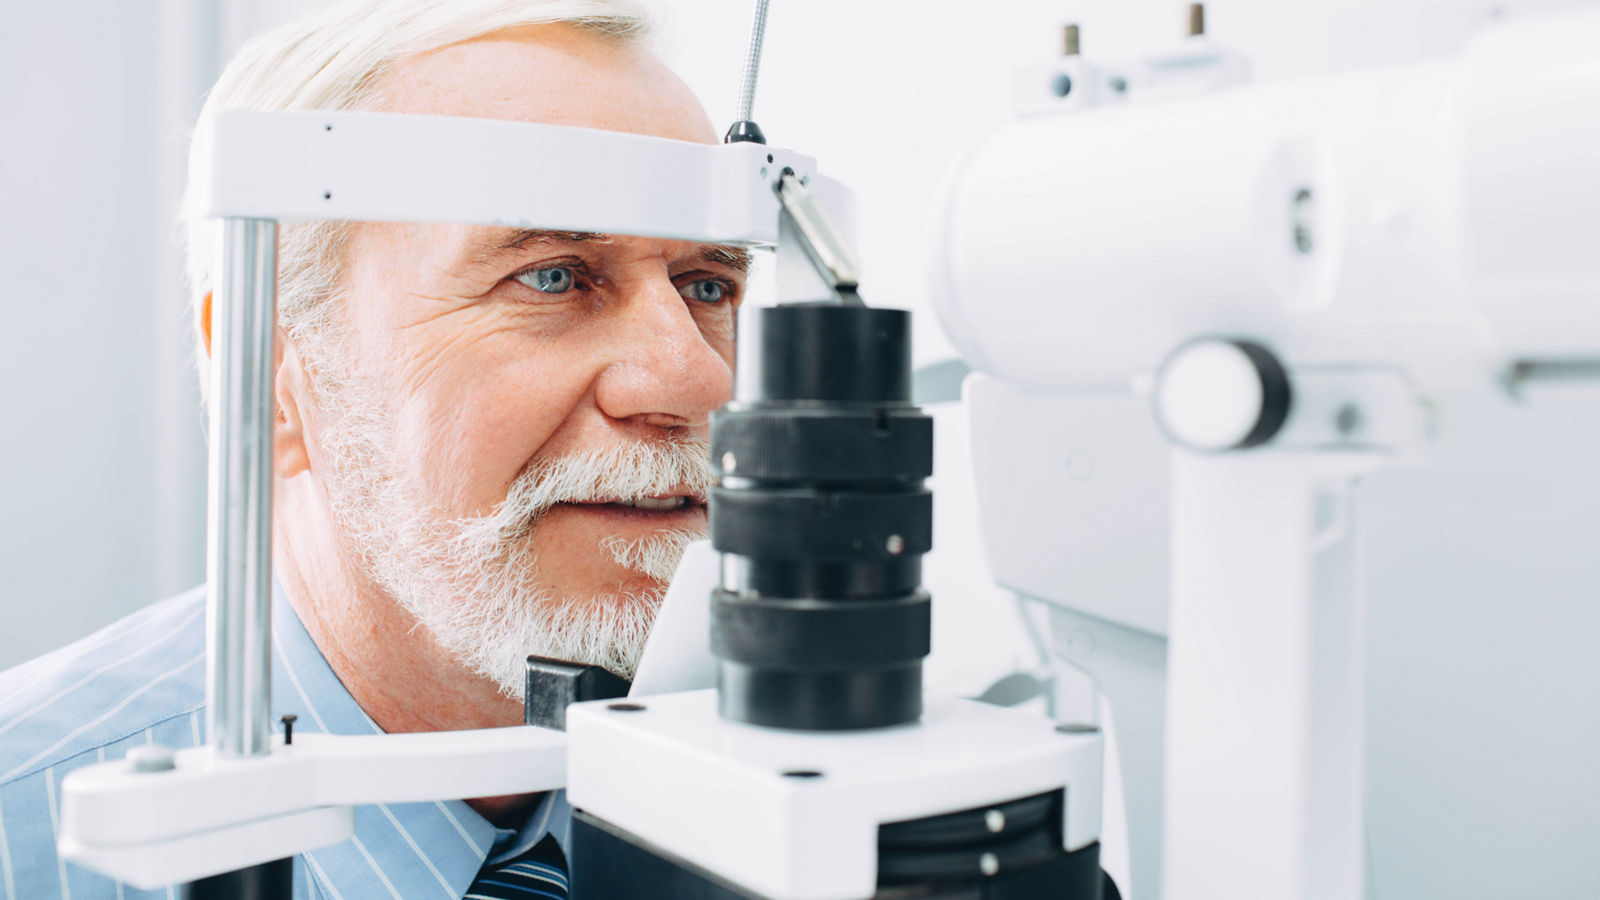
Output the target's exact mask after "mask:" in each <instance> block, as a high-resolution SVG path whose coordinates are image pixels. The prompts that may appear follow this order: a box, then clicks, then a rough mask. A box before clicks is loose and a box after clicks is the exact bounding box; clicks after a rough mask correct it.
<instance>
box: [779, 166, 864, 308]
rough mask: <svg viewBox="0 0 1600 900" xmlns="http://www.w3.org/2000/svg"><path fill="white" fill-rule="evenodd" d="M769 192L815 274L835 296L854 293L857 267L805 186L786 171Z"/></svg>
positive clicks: (854, 256)
mask: <svg viewBox="0 0 1600 900" xmlns="http://www.w3.org/2000/svg"><path fill="white" fill-rule="evenodd" d="M773 190H775V191H776V192H777V194H778V202H779V203H780V204H781V205H782V212H781V215H783V216H786V217H787V218H788V220H789V221H791V222H793V224H794V227H795V232H796V237H797V238H799V243H800V246H801V247H802V248H803V249H804V250H805V252H806V256H807V257H808V258H809V259H810V260H811V264H812V265H813V266H814V267H816V270H817V274H818V275H820V276H822V280H823V281H824V282H826V283H827V285H828V287H829V288H830V289H832V290H833V291H835V292H836V293H839V292H844V293H849V292H854V291H855V289H856V288H857V287H859V286H860V285H861V264H860V263H858V262H856V255H855V253H854V252H853V251H852V250H851V249H850V244H849V243H848V242H846V241H845V239H844V235H843V234H841V233H840V232H839V230H838V229H837V228H835V227H834V225H833V223H832V222H830V221H829V220H828V216H827V214H826V213H824V212H823V211H822V207H821V206H819V205H818V204H817V202H816V200H814V199H813V198H812V196H811V192H810V191H809V190H808V189H807V188H806V186H805V184H804V183H802V182H801V181H800V179H799V178H796V177H795V176H794V175H793V174H792V173H789V172H787V171H786V172H785V173H784V175H783V176H782V177H781V178H779V179H778V182H777V184H776V185H774V186H773Z"/></svg>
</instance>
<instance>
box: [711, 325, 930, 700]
mask: <svg viewBox="0 0 1600 900" xmlns="http://www.w3.org/2000/svg"><path fill="white" fill-rule="evenodd" d="M757 315H759V316H760V317H761V318H760V322H759V328H760V341H761V352H760V355H759V367H760V368H759V370H758V371H757V373H756V376H757V385H758V388H757V396H756V397H754V398H753V399H751V400H748V401H745V402H741V403H738V404H733V405H730V406H728V407H727V408H725V409H723V410H720V411H718V412H717V413H716V414H715V415H714V416H713V417H712V423H711V428H712V436H711V443H712V462H713V465H714V466H715V468H716V471H717V475H718V483H717V485H716V487H714V488H713V489H712V491H711V498H710V501H711V502H710V523H711V542H712V546H713V547H715V548H716V550H717V551H718V552H720V553H722V554H724V565H723V584H722V587H721V588H720V589H718V590H717V591H716V592H715V593H714V595H713V598H712V634H711V646H712V652H713V653H714V654H715V655H716V657H717V659H718V691H719V708H720V709H721V712H722V715H723V716H725V717H727V718H730V719H734V720H737V721H743V722H749V723H752V724H760V725H768V726H774V727H779V728H793V729H808V730H838V729H856V728H873V727H883V726H889V725H898V724H902V723H905V722H909V721H914V720H915V719H916V718H917V717H918V716H920V715H921V712H922V660H923V659H924V658H925V657H926V656H927V654H928V649H929V635H930V631H931V627H930V605H929V599H928V595H927V594H926V592H924V591H923V590H922V588H921V558H922V555H923V554H925V553H927V552H928V551H929V549H931V547H932V542H933V498H932V495H931V494H930V493H929V492H928V490H927V488H926V487H925V486H924V480H925V479H926V478H927V477H928V476H929V475H930V474H931V473H932V471H933V427H932V420H931V419H929V418H928V417H927V416H926V415H924V414H923V413H922V411H921V410H919V409H917V408H916V407H914V406H912V405H911V403H910V391H911V354H910V316H909V314H908V313H906V312H904V311H902V310H887V309H873V308H868V307H863V306H840V305H835V304H797V305H793V306H780V307H774V308H769V309H763V310H760V311H758V313H757Z"/></svg>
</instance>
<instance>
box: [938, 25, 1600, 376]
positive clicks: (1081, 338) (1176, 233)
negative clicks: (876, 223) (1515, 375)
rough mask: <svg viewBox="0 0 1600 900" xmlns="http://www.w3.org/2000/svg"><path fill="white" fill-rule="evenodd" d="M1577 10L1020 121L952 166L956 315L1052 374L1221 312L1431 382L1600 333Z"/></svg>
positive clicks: (1138, 346)
mask: <svg viewBox="0 0 1600 900" xmlns="http://www.w3.org/2000/svg"><path fill="white" fill-rule="evenodd" d="M1579 20H1581V21H1582V22H1583V23H1588V24H1590V25H1593V24H1597V23H1600V18H1597V17H1595V16H1594V15H1593V14H1585V15H1582V16H1566V17H1563V18H1562V19H1560V20H1559V24H1557V25H1554V26H1550V25H1540V24H1537V23H1536V24H1535V25H1532V26H1527V27H1520V28H1518V29H1516V30H1512V29H1510V28H1505V29H1498V30H1496V31H1495V32H1492V33H1490V34H1489V35H1488V36H1486V37H1485V38H1484V39H1482V40H1480V41H1478V42H1477V43H1475V44H1474V45H1472V46H1471V47H1470V48H1469V49H1468V51H1467V52H1466V53H1465V54H1463V56H1461V57H1460V58H1458V59H1456V60H1453V61H1449V62H1443V63H1429V64H1421V65H1413V66H1407V67H1400V68H1390V69H1382V70H1369V71H1364V72H1359V73H1354V74H1345V75H1338V76H1329V77H1324V78H1318V79H1306V80H1299V81H1287V82H1281V83H1276V84H1270V85H1258V86H1246V87H1235V88H1226V89H1222V90H1218V91H1215V92H1212V93H1209V94H1200V95H1197V96H1188V97H1174V98H1164V99H1159V100H1154V101H1146V102H1142V103H1141V102H1140V101H1139V100H1138V98H1137V96H1135V97H1134V98H1133V100H1132V101H1131V102H1129V103H1127V104H1123V105H1117V106H1112V107H1101V108H1089V109H1086V110H1084V111H1080V112H1072V113H1064V114H1062V115H1059V116H1049V117H1036V118H1031V119H1028V120H1025V121H1020V122H1015V123H1012V124H1010V125H1007V126H1005V127H1004V128H1002V129H1000V130H999V131H997V132H995V133H994V134H992V135H990V136H988V137H987V138H984V139H982V140H981V141H979V142H978V143H977V144H975V145H974V146H973V147H972V148H970V149H969V151H968V152H967V153H966V154H965V155H964V156H963V157H962V159H961V160H960V161H959V163H958V164H957V166H956V167H955V168H954V170H953V171H952V172H951V173H950V174H949V175H948V176H947V181H946V184H945V186H944V191H943V197H942V207H941V210H940V213H939V215H938V217H937V219H936V221H937V226H936V227H937V229H938V231H937V233H936V235H935V237H934V241H935V250H934V253H933V255H932V272H931V277H930V282H931V284H932V290H933V293H934V299H935V305H936V308H937V309H938V311H939V314H940V317H941V319H942V320H943V322H944V325H945V328H946V330H947V331H948V332H949V333H950V336H951V339H952V340H953V341H954V342H955V343H956V345H957V347H958V348H959V349H960V350H961V351H962V353H963V355H965V356H966V357H967V359H968V361H969V362H971V363H972V364H973V365H974V366H975V367H976V368H978V369H980V370H983V371H986V372H990V373H992V374H995V375H997V376H999V377H1001V378H1003V379H1005V380H1007V381H1010V382H1012V383H1013V384H1016V385H1018V386H1020V387H1023V388H1026V389H1038V390H1050V389H1064V388H1075V387H1099V386H1104V387H1123V386H1126V384H1127V382H1128V380H1129V379H1130V378H1132V377H1135V376H1138V375H1141V374H1144V373H1148V372H1150V371H1151V370H1153V369H1154V368H1155V367H1156V366H1157V365H1159V363H1160V361H1161V360H1162V359H1163V358H1164V357H1165V355H1166V354H1167V353H1168V352H1170V351H1171V350H1172V348H1174V347H1175V346H1177V345H1178V344H1180V343H1182V342H1183V341H1185V340H1187V339H1189V338H1192V337H1195V336H1197V335H1225V336H1232V337H1245V338H1252V339H1255V340H1258V341H1260V342H1262V343H1263V344H1266V345H1267V346H1269V347H1271V348H1272V349H1273V351H1274V352H1275V353H1277V354H1278V355H1279V356H1280V357H1282V358H1283V359H1284V360H1285V362H1286V363H1288V364H1289V365H1290V366H1291V367H1294V366H1298V365H1305V364H1340V365H1348V364H1365V365H1381V366H1387V367H1398V368H1400V369H1402V370H1404V371H1405V372H1406V373H1407V374H1408V375H1409V376H1410V377H1412V378H1413V379H1415V380H1416V382H1417V383H1418V384H1419V385H1420V386H1422V387H1424V388H1428V387H1443V388H1457V387H1463V386H1476V385H1478V384H1481V383H1482V382H1484V381H1486V380H1487V379H1488V378H1490V377H1491V376H1492V375H1493V374H1494V373H1495V370H1496V369H1497V367H1499V366H1501V365H1503V364H1504V363H1505V362H1506V361H1507V360H1509V359H1511V358H1513V357H1515V358H1526V357H1530V356H1531V357H1537V356H1542V355H1546V356H1547V355H1562V356H1571V355H1574V354H1590V355H1596V354H1600V329H1597V328H1593V327H1587V325H1588V323H1591V322H1593V321H1594V317H1595V316H1596V310H1597V309H1600V251H1597V250H1595V249H1594V248H1596V247H1600V189H1597V185H1600V174H1597V172H1600V165H1597V164H1596V160H1597V159H1600V48H1596V47H1594V46H1593V44H1592V42H1590V45H1589V46H1584V45H1583V42H1582V40H1581V39H1580V38H1579V37H1578V35H1582V34H1590V35H1592V34H1595V33H1600V30H1597V29H1596V28H1594V27H1588V28H1585V27H1582V26H1581V25H1580V24H1579ZM1556 33H1560V34H1564V35H1566V36H1564V37H1562V38H1561V39H1560V40H1557V39H1556V38H1555V37H1553V36H1552V35H1553V34H1556ZM1580 324H1581V325H1583V326H1584V327H1586V329H1587V330H1586V332H1585V333H1581V334H1575V333H1574V326H1577V325H1580Z"/></svg>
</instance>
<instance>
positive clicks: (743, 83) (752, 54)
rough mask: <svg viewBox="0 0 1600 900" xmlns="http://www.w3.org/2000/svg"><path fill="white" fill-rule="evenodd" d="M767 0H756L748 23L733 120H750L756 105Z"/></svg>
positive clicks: (764, 34)
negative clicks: (736, 116) (749, 23)
mask: <svg viewBox="0 0 1600 900" xmlns="http://www.w3.org/2000/svg"><path fill="white" fill-rule="evenodd" d="M767 3H768V0H756V17H755V21H754V22H752V23H751V25H750V47H749V49H748V50H746V51H745V56H744V78H742V79H741V80H740V81H739V117H738V118H737V119H734V121H735V122H751V121H754V120H753V119H751V118H750V116H751V113H752V111H753V110H754V108H755V105H756V76H757V75H758V74H760V72H761V42H762V41H763V40H764V39H765V37H766V34H767Z"/></svg>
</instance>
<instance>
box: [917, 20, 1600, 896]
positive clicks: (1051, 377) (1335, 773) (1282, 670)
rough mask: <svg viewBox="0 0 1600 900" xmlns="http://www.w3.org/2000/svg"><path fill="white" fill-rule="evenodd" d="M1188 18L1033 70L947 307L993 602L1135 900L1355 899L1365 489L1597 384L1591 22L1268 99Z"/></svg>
mask: <svg viewBox="0 0 1600 900" xmlns="http://www.w3.org/2000/svg"><path fill="white" fill-rule="evenodd" d="M1191 23H1192V27H1191V37H1190V38H1189V39H1188V40H1187V41H1185V42H1184V43H1183V44H1181V45H1180V46H1178V47H1176V48H1174V49H1173V50H1172V51H1171V52H1170V53H1167V54H1163V55H1160V56H1157V57H1154V58H1150V59H1146V60H1140V61H1136V62H1132V63H1126V64H1119V63H1115V62H1107V61H1099V60H1093V59H1090V58H1087V57H1084V56H1081V55H1079V53H1078V49H1079V43H1080V35H1079V34H1078V32H1077V30H1076V29H1075V28H1069V29H1068V31H1067V33H1066V35H1065V40H1064V50H1065V51H1066V53H1065V54H1064V55H1063V57H1062V58H1061V59H1060V60H1059V61H1057V62H1056V63H1054V64H1051V65H1047V66H1039V67H1033V68H1029V69H1027V70H1024V71H1023V72H1021V73H1019V75H1018V77H1017V81H1016V107H1017V113H1018V116H1017V118H1016V120H1015V121H1014V122H1012V123H1011V124H1009V125H1007V126H1005V127H1003V128H1001V129H999V130H998V131H996V132H995V133H993V134H990V135H987V136H985V137H983V138H982V139H981V140H979V141H977V142H976V143H975V144H974V145H973V146H972V147H971V148H970V149H969V150H968V151H967V152H966V153H965V155H964V156H963V158H962V160H961V161H960V162H959V163H958V164H957V166H956V167H955V169H954V171H953V172H952V173H951V175H950V177H949V180H948V182H947V184H946V185H945V188H944V199H943V205H942V209H941V212H940V214H938V215H936V216H935V217H934V221H935V223H936V224H935V228H936V230H937V232H938V233H937V236H936V238H935V242H936V250H935V252H934V254H933V259H934V263H933V269H932V271H931V273H930V279H929V281H930V284H931V285H932V286H933V290H934V292H935V299H936V301H937V306H938V309H939V312H940V315H941V318H942V320H943V322H944V324H945V327H946V331H947V333H948V334H949V335H950V338H951V340H952V341H953V342H954V343H955V344H956V345H957V347H958V348H959V349H960V351H961V353H962V355H963V356H964V358H965V359H966V361H967V362H968V363H969V364H970V365H971V366H972V367H973V368H974V369H975V370H976V371H977V374H975V375H973V376H972V377H971V378H970V379H969V380H968V382H967V384H966V386H965V400H966V402H967V403H968V404H969V413H970V416H971V421H972V425H971V431H972V440H973V443H974V446H973V460H974V469H975V471H974V477H975V478H976V479H977V486H978V490H979V504H980V509H981V512H982V519H983V530H984V535H985V541H986V545H987V547H988V548H989V551H990V555H991V563H992V565H993V568H994V571H995V574H996V578H997V579H998V580H999V581H1000V583H1002V584H1004V585H1006V586H1008V587H1011V588H1013V589H1015V590H1017V591H1018V592H1019V593H1020V594H1023V595H1026V596H1029V597H1033V598H1040V599H1043V600H1046V601H1048V602H1049V603H1051V604H1052V605H1053V607H1054V608H1053V609H1052V619H1053V625H1054V627H1055V629H1056V631H1057V646H1058V647H1059V646H1065V647H1067V648H1068V649H1067V652H1066V654H1064V655H1066V656H1067V657H1069V658H1070V659H1072V660H1073V661H1074V662H1075V663H1076V664H1077V665H1078V666H1080V667H1081V668H1083V669H1085V670H1087V671H1088V672H1089V673H1090V675H1092V677H1093V678H1094V679H1095V681H1096V682H1097V683H1098V685H1099V687H1100V688H1101V690H1102V691H1103V692H1104V693H1105V694H1106V695H1107V696H1109V698H1110V700H1111V706H1112V709H1113V710H1114V713H1113V714H1114V716H1115V719H1116V724H1117V726H1118V738H1119V743H1120V745H1121V748H1122V759H1121V764H1122V771H1123V776H1124V783H1125V784H1126V785H1127V791H1128V807H1129V818H1130V822H1129V827H1130V831H1131V839H1132V848H1133V851H1134V860H1133V862H1134V867H1133V868H1134V879H1133V880H1134V895H1135V896H1136V897H1152V896H1165V897H1216V896H1257V897H1310V896H1316V897H1358V896H1361V894H1362V891H1363V888H1364V885H1363V850H1364V848H1363V846H1362V843H1363V842H1362V825H1363V787H1364V784H1363V758H1362V751H1363V742H1362V729H1363V699H1362V698H1363V689H1364V685H1363V683H1362V678H1363V675H1364V669H1363V665H1362V662H1363V634H1362V623H1363V613H1362V603H1361V575H1360V566H1359V561H1358V554H1357V540H1358V537H1359V528H1358V523H1359V517H1358V515H1357V505H1358V504H1357V499H1358V497H1357V494H1358V492H1357V491H1356V486H1357V484H1358V482H1359V481H1360V480H1361V478H1362V476H1363V475H1364V474H1366V473H1370V472H1373V471H1375V470H1376V469H1378V468H1380V467H1388V466H1395V465H1401V464H1416V463H1422V462H1425V461H1426V459H1427V457H1428V454H1429V449H1430V438H1431V431H1432V419H1433V415H1434V412H1435V410H1436V409H1437V408H1438V407H1439V406H1440V405H1441V404H1447V403H1449V402H1450V400H1451V399H1452V398H1455V397H1460V396H1468V395H1471V394H1474V393H1477V394H1483V393H1488V392H1513V393H1515V392H1517V391H1519V390H1521V389H1523V388H1525V387H1527V386H1528V385H1530V384H1532V383H1535V382H1538V381H1541V380H1574V381H1577V382H1578V383H1584V382H1587V383H1589V384H1594V383H1596V379H1597V378H1600V253H1597V252H1596V249H1595V248H1596V247H1597V246H1600V167H1597V166H1596V165H1595V160H1597V159H1600V55H1597V53H1596V51H1595V50H1594V47H1593V42H1592V40H1591V37H1592V36H1593V35H1594V34H1597V33H1600V16H1597V15H1596V14H1595V13H1593V12H1591V11H1583V12H1571V13H1564V14H1561V15H1553V16H1549V17H1545V18H1529V19H1526V20H1520V21H1519V20H1507V21H1504V22H1500V23H1495V24H1493V25H1491V26H1489V27H1486V28H1484V29H1483V31H1482V32H1481V34H1480V35H1479V36H1478V37H1477V38H1476V39H1475V40H1473V41H1472V42H1471V44H1470V45H1469V46H1468V47H1467V48H1466V49H1465V50H1464V51H1463V52H1462V53H1461V54H1460V55H1459V56H1457V57H1456V58H1453V59H1446V60H1440V61H1435V62H1426V63H1420V64H1414V65H1408V66H1397V67H1385V68H1381V69H1372V70H1366V71H1356V72H1352V73H1349V74H1342V75H1335V76H1327V77H1320V78H1309V79H1302V80H1294V81H1284V82H1280V83H1276V84H1261V85H1253V84H1251V83H1250V82H1249V66H1248V64H1247V63H1246V62H1245V61H1244V60H1243V59H1242V57H1240V55H1239V54H1236V53H1233V52H1231V51H1229V50H1228V49H1227V48H1226V47H1225V46H1223V45H1220V44H1218V43H1216V42H1215V41H1213V40H1212V39H1211V38H1209V37H1208V36H1206V35H1204V33H1203V31H1204V29H1203V25H1202V23H1203V11H1201V10H1200V9H1199V7H1198V6H1195V7H1192V8H1191ZM1130 392H1132V393H1137V394H1140V395H1143V396H1145V397H1146V398H1147V399H1148V406H1149V410H1148V411H1145V410H1141V409H1137V408H1135V407H1134V406H1132V405H1131V404H1129V403H1127V402H1126V401H1124V400H1122V399H1120V398H1121V397H1123V396H1127V395H1129V394H1130ZM1158 434H1159V435H1160V436H1162V437H1164V439H1165V440H1164V441H1163V440H1159V439H1157V437H1156V435H1158ZM1163 444H1168V445H1170V447H1171V449H1170V450H1167V449H1163V447H1162V445H1163ZM1168 457H1170V463H1169V462H1168V461H1167V458H1168ZM1169 492H1170V497H1171V507H1170V518H1169V517H1168V514H1167V511H1166V509H1164V508H1163V506H1164V501H1165V498H1166V496H1167V495H1168V494H1169ZM1040 496H1050V497H1055V498H1059V500H1060V502H1059V503H1050V504H1041V503H1040V502H1038V498H1039V497H1040ZM1075 509H1077V510H1082V509H1093V510H1096V511H1097V512H1099V513H1103V514H1098V515H1093V516H1090V515H1083V516H1078V517H1075V516H1074V515H1073V511H1074V510H1075ZM1169 521H1170V547H1169V545H1168V543H1167V541H1166V540H1164V539H1162V538H1159V537H1156V535H1160V534H1162V533H1163V532H1165V531H1166V530H1167V528H1168V527H1169V525H1168V523H1169ZM1169 554H1170V566H1169ZM1168 579H1170V592H1169V590H1168ZM1169 596H1170V601H1171V605H1170V609H1169V607H1168V605H1167V601H1168V597H1169ZM1163 698H1164V702H1163ZM1109 803H1110V798H1108V804H1109ZM1158 883H1159V884H1161V885H1163V886H1164V890H1162V891H1160V892H1159V894H1158V893H1157V892H1156V891H1155V890H1154V888H1155V885H1156V884H1158ZM1378 889H1379V891H1380V892H1381V890H1382V886H1381V885H1379V886H1378Z"/></svg>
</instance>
